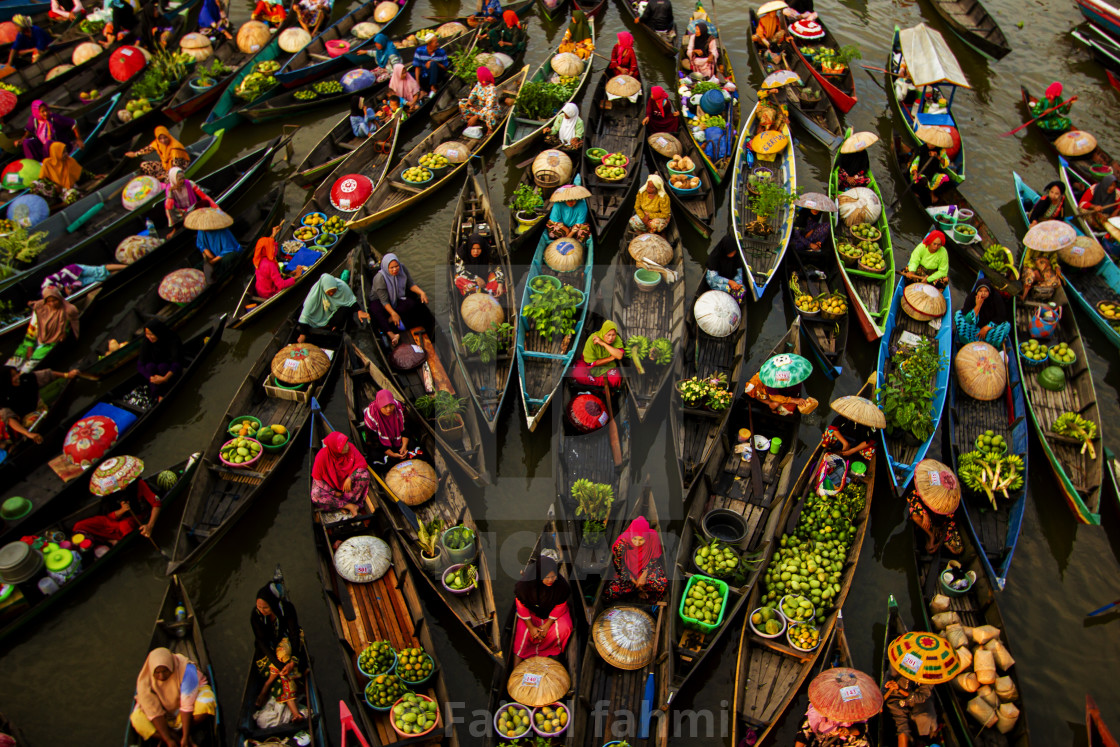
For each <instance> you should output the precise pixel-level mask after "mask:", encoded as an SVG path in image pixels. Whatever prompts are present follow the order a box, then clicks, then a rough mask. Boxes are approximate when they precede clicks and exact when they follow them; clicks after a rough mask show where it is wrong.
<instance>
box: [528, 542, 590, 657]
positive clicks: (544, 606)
mask: <svg viewBox="0 0 1120 747" xmlns="http://www.w3.org/2000/svg"><path fill="white" fill-rule="evenodd" d="M571 594H572V589H571V586H570V585H569V584H568V582H567V580H566V579H563V578H561V577H560V573H559V569H558V567H557V565H556V561H555V560H554V559H553V558H550V557H549V556H547V555H540V556H539V557H538V558H537V560H536V562H535V563H533V564H532V565H531V566H529V567H528V568H526V569H525V572H524V573H522V574H521V580H520V581H518V582H517V585H516V586H514V589H513V603H514V607H515V612H516V614H517V623H516V625H515V626H514V629H513V646H514V649H513V655H514V656H515V657H516V660H517V661H520V660H522V659H528V658H530V657H532V656H559V655H560V654H562V653H564V649H565V648H566V647H567V645H568V639H569V638H571V636H572V631H573V630H574V629H575V626H574V625H573V623H572V616H571V611H570V610H569V608H568V600H569V599H570V598H571Z"/></svg>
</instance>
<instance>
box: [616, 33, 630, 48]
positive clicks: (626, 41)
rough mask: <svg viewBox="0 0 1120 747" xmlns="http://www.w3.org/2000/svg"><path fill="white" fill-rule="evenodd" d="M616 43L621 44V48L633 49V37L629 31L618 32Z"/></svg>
mask: <svg viewBox="0 0 1120 747" xmlns="http://www.w3.org/2000/svg"><path fill="white" fill-rule="evenodd" d="M618 43H619V44H621V45H622V46H623V47H627V48H629V47H633V46H634V35H633V34H631V33H630V32H629V31H619V32H618Z"/></svg>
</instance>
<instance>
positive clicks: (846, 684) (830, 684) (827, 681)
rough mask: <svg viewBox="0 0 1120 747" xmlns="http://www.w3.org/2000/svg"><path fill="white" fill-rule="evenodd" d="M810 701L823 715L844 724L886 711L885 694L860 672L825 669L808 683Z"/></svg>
mask: <svg viewBox="0 0 1120 747" xmlns="http://www.w3.org/2000/svg"><path fill="white" fill-rule="evenodd" d="M809 702H810V703H812V704H813V708H816V709H817V712H818V713H820V714H821V715H822V716H824V717H825V718H828V719H832V720H833V721H839V722H840V723H844V724H851V723H856V722H858V721H866V720H867V719H869V718H871V717H872V716H874V715H876V714H877V713H879V712H880V711H882V710H883V695H882V693H880V692H879V686H878V685H877V684H876V683H875V680H873V679H872V678H871V677H870V676H868V675H866V674H864V673H863V672H861V671H859V670H858V669H849V668H848V667H833V668H831V669H826V670H824V671H823V672H821V673H820V674H818V675H817V676H816V677H814V678H813V681H812V682H810V683H809Z"/></svg>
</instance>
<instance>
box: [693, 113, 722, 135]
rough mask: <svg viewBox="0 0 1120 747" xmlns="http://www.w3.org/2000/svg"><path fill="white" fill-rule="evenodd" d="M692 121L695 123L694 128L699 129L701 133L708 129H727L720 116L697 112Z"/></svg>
mask: <svg viewBox="0 0 1120 747" xmlns="http://www.w3.org/2000/svg"><path fill="white" fill-rule="evenodd" d="M694 121H695V122H696V127H698V128H700V130H701V131H703V130H706V129H708V128H709V127H718V128H720V129H721V130H724V129H727V120H726V119H724V118H723V115H722V114H708V113H707V112H705V111H700V112H697V114H696V119H695V120H694Z"/></svg>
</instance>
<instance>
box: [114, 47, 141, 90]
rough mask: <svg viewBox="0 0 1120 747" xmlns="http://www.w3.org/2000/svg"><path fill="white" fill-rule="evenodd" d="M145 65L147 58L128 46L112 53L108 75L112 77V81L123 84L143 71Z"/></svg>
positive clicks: (136, 48) (135, 48) (138, 50)
mask: <svg viewBox="0 0 1120 747" xmlns="http://www.w3.org/2000/svg"><path fill="white" fill-rule="evenodd" d="M147 64H148V58H147V57H145V56H144V53H143V52H141V51H140V49H139V48H138V47H134V46H132V45H131V44H129V45H126V46H123V47H121V48H120V49H118V50H117V51H115V52H113V56H112V57H110V58H109V74H110V75H112V76H113V80H116V81H119V82H121V83H123V82H125V81H126V80H128V79H129V78H131V77H132V76H133V75H136V73H138V72H140V71H141V70H143V69H144V67H145V66H146V65H147Z"/></svg>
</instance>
